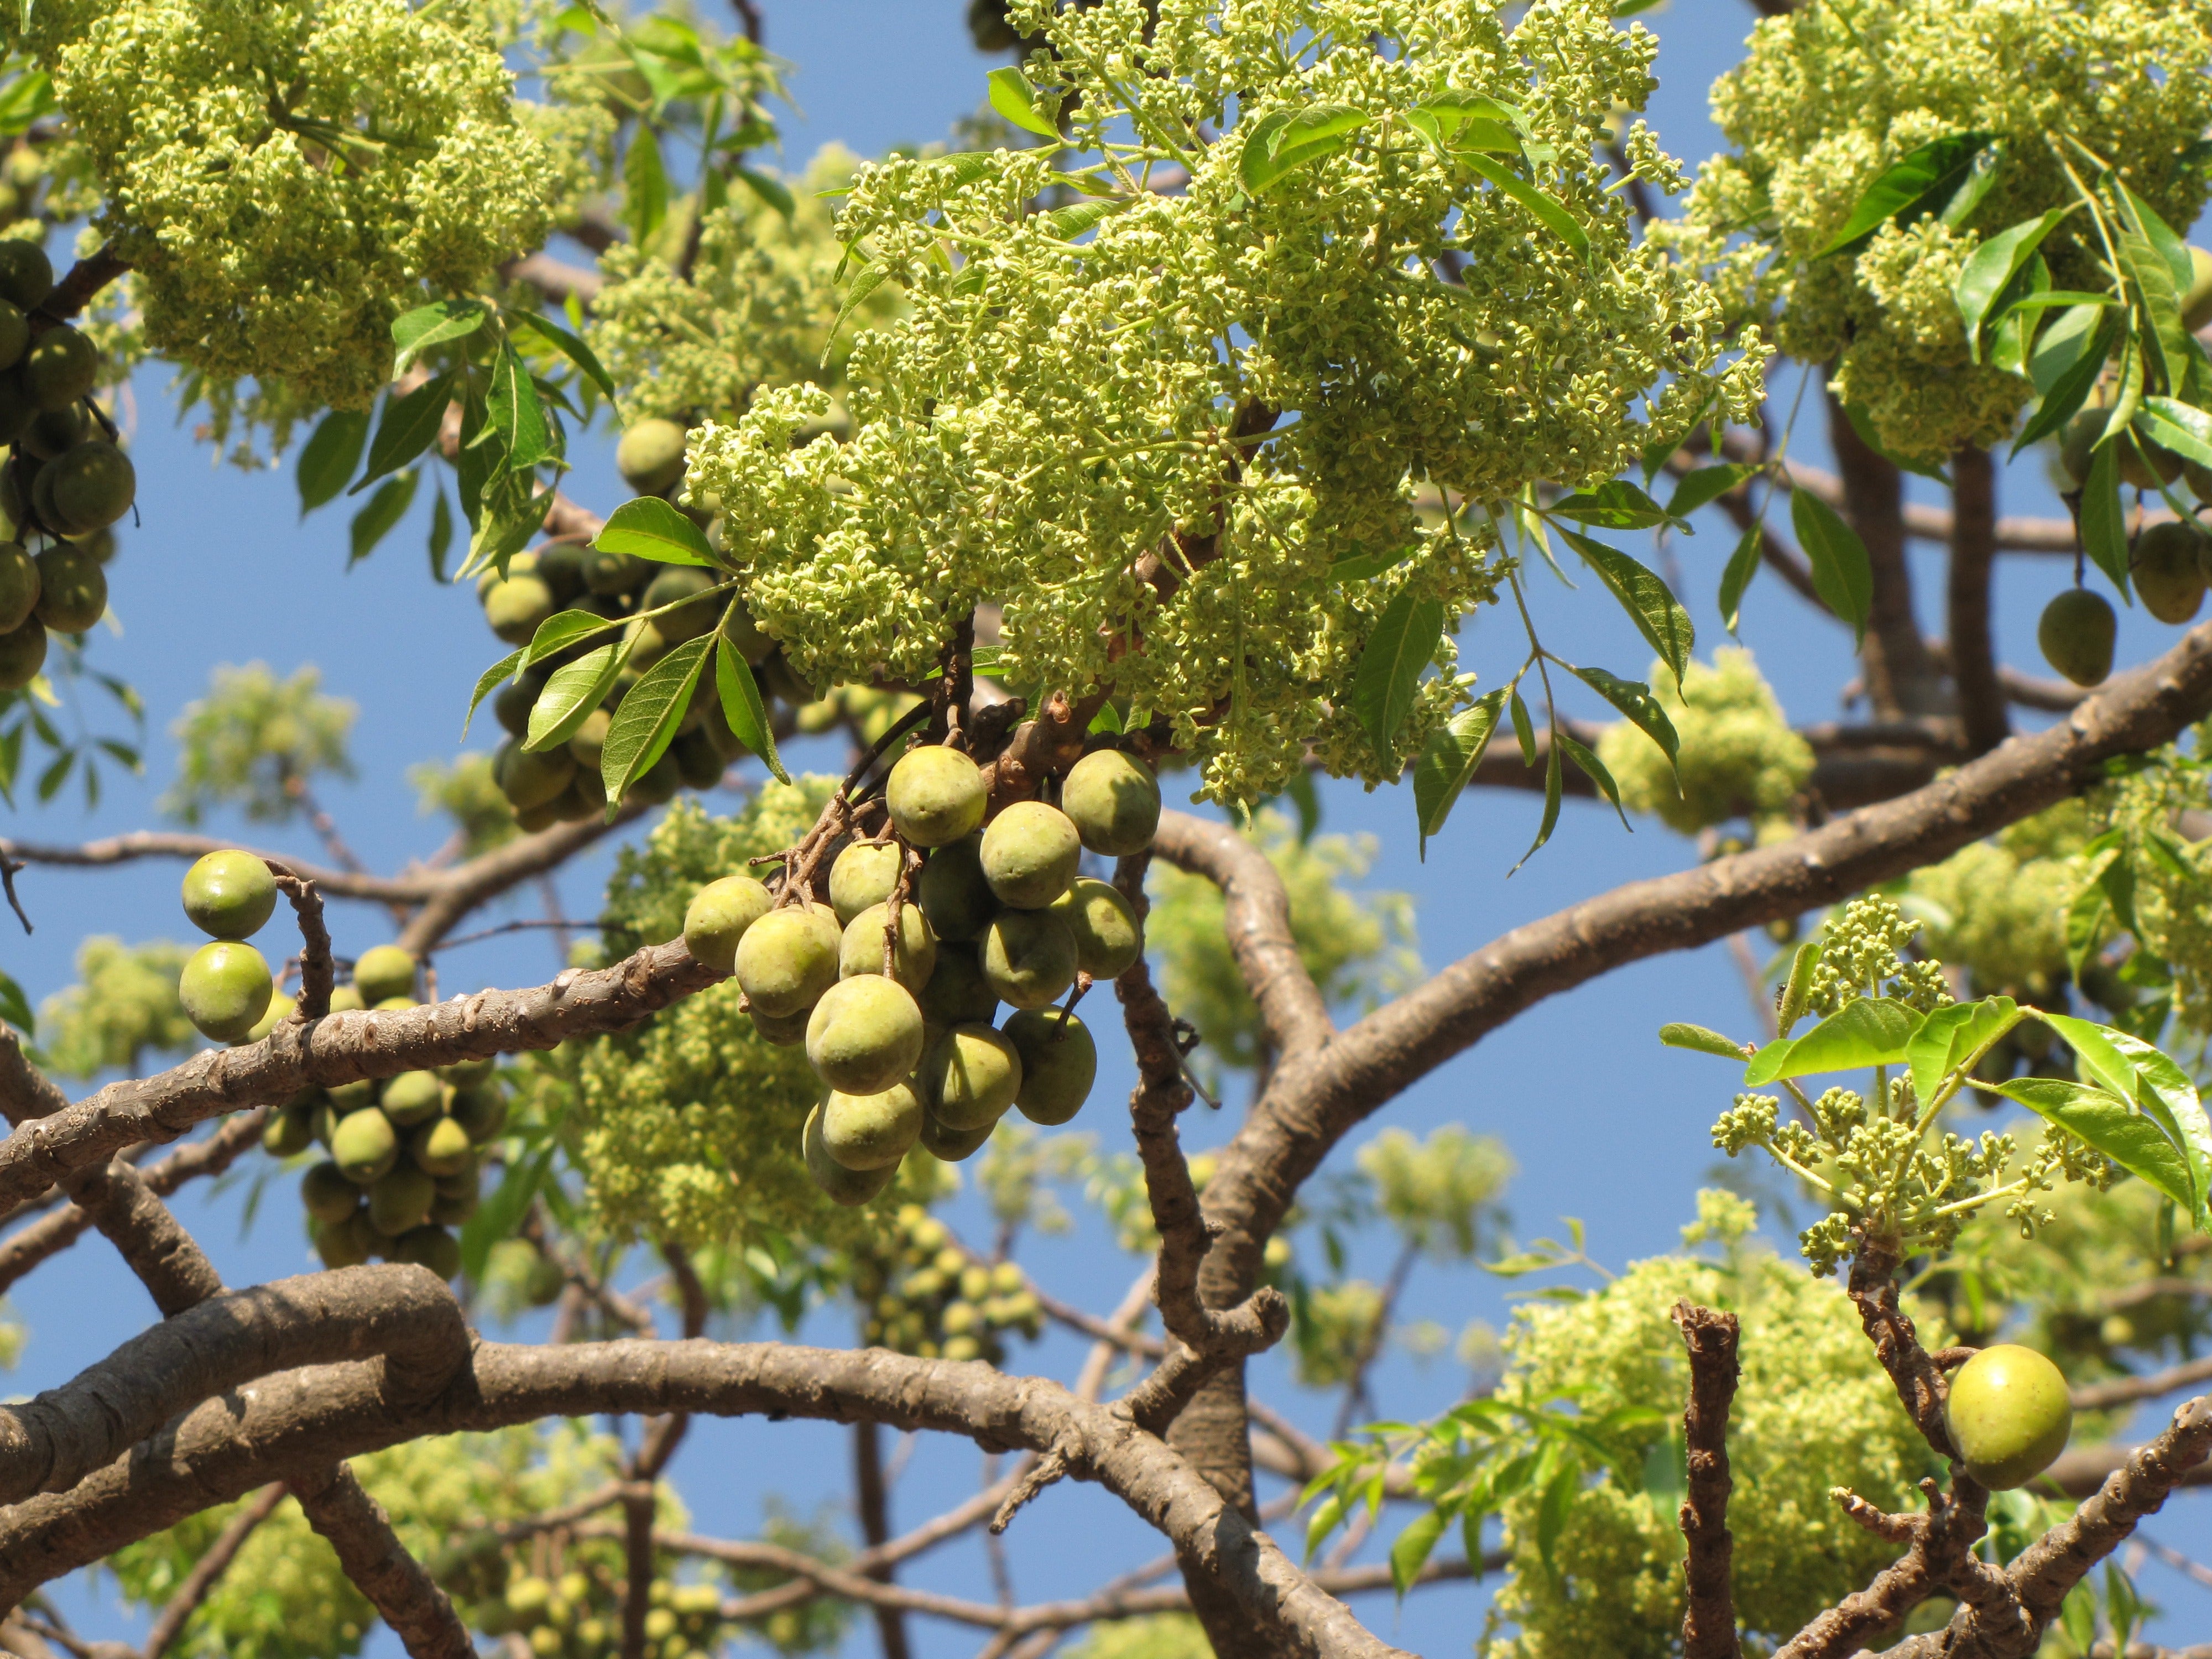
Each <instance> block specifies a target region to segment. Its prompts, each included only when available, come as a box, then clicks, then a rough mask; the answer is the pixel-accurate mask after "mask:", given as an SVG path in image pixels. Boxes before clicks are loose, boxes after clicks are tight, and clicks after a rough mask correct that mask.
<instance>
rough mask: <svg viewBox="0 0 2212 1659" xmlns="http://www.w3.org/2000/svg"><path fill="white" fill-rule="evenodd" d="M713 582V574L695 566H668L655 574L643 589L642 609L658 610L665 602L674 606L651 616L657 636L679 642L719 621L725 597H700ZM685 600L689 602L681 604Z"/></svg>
mask: <svg viewBox="0 0 2212 1659" xmlns="http://www.w3.org/2000/svg"><path fill="white" fill-rule="evenodd" d="M716 585H717V584H716V581H715V578H714V573H713V572H712V571H708V570H702V569H701V568H699V567H698V566H697V565H683V564H676V565H671V566H669V567H668V568H666V569H665V570H663V571H662V572H661V573H660V574H659V575H658V576H655V577H654V578H653V580H652V582H651V584H650V585H648V586H647V588H646V590H645V599H644V606H645V609H647V611H658V610H659V609H660V607H661V606H662V605H675V606H676V607H677V608H676V609H675V610H673V611H669V612H668V613H667V614H666V615H665V616H660V617H654V618H653V627H654V628H656V629H659V632H660V637H661V638H662V639H664V640H666V641H668V642H669V643H670V644H671V645H681V644H683V643H684V641H686V640H696V639H697V638H698V637H699V636H700V635H702V634H704V633H706V632H708V630H709V629H712V628H713V627H714V624H715V623H718V622H720V621H721V619H722V605H723V603H724V601H725V600H726V598H727V596H726V595H722V596H719V597H717V598H714V599H702V598H701V597H699V596H700V595H702V594H704V593H706V592H709V591H710V590H711V589H713V588H714V586H716ZM687 599H688V600H690V604H688V605H687V604H684V601H685V600H687Z"/></svg>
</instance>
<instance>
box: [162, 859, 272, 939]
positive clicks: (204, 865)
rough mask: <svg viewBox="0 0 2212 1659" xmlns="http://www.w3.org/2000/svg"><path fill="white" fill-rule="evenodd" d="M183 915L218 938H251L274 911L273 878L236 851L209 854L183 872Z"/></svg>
mask: <svg viewBox="0 0 2212 1659" xmlns="http://www.w3.org/2000/svg"><path fill="white" fill-rule="evenodd" d="M184 896H185V915H187V916H188V917H190V918H191V924H192V926H193V927H197V928H198V929H199V930H200V932H202V933H211V934H213V935H214V936H215V937H216V938H217V939H251V938H252V937H253V935H254V934H256V933H259V932H260V931H261V928H262V926H263V924H264V923H265V922H266V921H268V920H269V918H270V915H271V914H272V913H274V912H275V910H276V877H275V876H274V875H273V874H271V873H270V869H269V866H268V865H267V864H265V863H264V862H263V861H262V860H259V859H258V858H256V857H254V856H253V854H251V853H241V852H240V851H239V850H238V849H237V848H227V849H225V850H224V851H222V852H220V853H210V854H208V855H207V856H206V857H204V858H203V859H202V860H200V861H199V862H198V863H197V864H195V865H193V866H192V867H191V869H189V870H187V871H185V885H184Z"/></svg>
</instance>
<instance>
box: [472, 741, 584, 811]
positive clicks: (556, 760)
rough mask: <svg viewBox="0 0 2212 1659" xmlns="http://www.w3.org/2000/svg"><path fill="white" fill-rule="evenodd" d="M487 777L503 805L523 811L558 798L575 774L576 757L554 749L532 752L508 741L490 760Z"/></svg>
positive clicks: (547, 804)
mask: <svg viewBox="0 0 2212 1659" xmlns="http://www.w3.org/2000/svg"><path fill="white" fill-rule="evenodd" d="M491 775H492V780H493V781H494V782H495V783H497V784H498V785H499V792H500V793H501V794H502V795H505V796H506V797H507V805H510V806H512V807H513V808H514V809H515V811H518V812H526V811H529V810H530V809H531V808H532V807H533V806H550V805H552V804H553V803H554V802H555V801H556V800H558V799H560V798H561V796H562V793H563V792H564V791H566V790H567V788H568V785H569V783H570V782H571V781H573V780H574V777H575V775H576V757H574V755H572V754H570V753H569V752H568V750H566V749H562V748H557V747H556V748H553V749H541V750H538V751H537V752H536V753H532V751H531V750H527V749H525V748H524V747H523V746H522V745H521V744H519V743H516V742H514V741H513V740H512V739H509V740H508V741H507V742H506V743H503V744H500V746H499V750H498V752H497V753H496V754H495V755H494V756H493V757H492V763H491Z"/></svg>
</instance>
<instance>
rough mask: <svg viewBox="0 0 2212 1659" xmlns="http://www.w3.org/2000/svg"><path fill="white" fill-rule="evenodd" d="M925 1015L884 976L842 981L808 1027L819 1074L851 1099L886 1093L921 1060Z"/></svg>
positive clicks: (809, 1046) (813, 1062)
mask: <svg viewBox="0 0 2212 1659" xmlns="http://www.w3.org/2000/svg"><path fill="white" fill-rule="evenodd" d="M921 1036H922V1034H921V1008H920V1007H918V1006H916V1005H915V1000H914V997H913V995H912V994H910V993H909V992H908V990H907V989H906V987H904V986H902V985H898V984H895V983H894V982H893V981H890V980H888V979H885V978H884V976H883V975H881V974H860V975H855V976H854V977H853V978H851V979H848V980H841V981H839V982H838V983H836V984H835V985H833V986H831V987H829V989H828V990H826V991H824V992H823V994H822V1000H820V1001H819V1002H817V1003H816V1004H815V1005H814V1012H813V1013H812V1014H811V1016H809V1017H808V1019H807V1022H806V1058H807V1060H808V1061H809V1063H811V1065H812V1066H813V1067H814V1074H815V1075H816V1076H817V1077H818V1078H820V1079H822V1080H823V1082H824V1083H826V1084H828V1085H829V1086H830V1087H831V1088H833V1089H842V1090H843V1091H845V1092H846V1093H847V1094H848V1095H876V1094H881V1093H882V1092H883V1091H884V1090H886V1089H888V1088H890V1086H891V1085H893V1084H895V1083H896V1082H897V1081H898V1080H899V1079H901V1078H902V1077H904V1076H905V1075H906V1074H907V1073H908V1072H911V1071H912V1070H914V1068H915V1062H916V1061H918V1060H921Z"/></svg>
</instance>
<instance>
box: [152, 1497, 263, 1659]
mask: <svg viewBox="0 0 2212 1659" xmlns="http://www.w3.org/2000/svg"><path fill="white" fill-rule="evenodd" d="M284 1497H285V1487H284V1483H283V1481H281V1480H272V1481H270V1483H269V1484H268V1485H267V1486H264V1487H263V1488H262V1489H261V1490H260V1491H259V1492H256V1493H255V1494H254V1496H253V1499H252V1502H251V1503H249V1504H246V1507H245V1508H244V1509H242V1510H239V1512H238V1513H237V1514H235V1515H234V1516H231V1517H230V1519H229V1520H228V1521H227V1522H224V1523H223V1528H222V1531H221V1532H220V1533H218V1534H216V1541H215V1542H214V1543H213V1544H211V1545H210V1546H209V1547H208V1552H207V1553H206V1554H205V1555H203V1556H202V1557H200V1559H198V1560H197V1561H195V1562H194V1563H192V1570H191V1571H190V1572H188V1573H186V1574H185V1582H184V1583H181V1584H179V1585H178V1586H177V1589H176V1592H175V1594H174V1595H171V1596H170V1597H169V1599H168V1600H167V1601H165V1602H164V1603H162V1606H161V1612H160V1613H158V1614H157V1615H156V1616H155V1620H154V1626H153V1628H152V1629H151V1630H149V1631H148V1632H146V1645H145V1647H144V1648H143V1649H142V1650H141V1655H142V1659H161V1656H162V1655H163V1654H165V1653H167V1651H168V1650H169V1645H170V1644H171V1643H173V1642H174V1641H175V1640H176V1639H177V1638H178V1637H179V1636H180V1635H181V1634H183V1632H184V1628H185V1620H188V1619H190V1618H191V1616H192V1614H193V1613H195V1612H196V1611H197V1610H198V1607H199V1606H200V1604H201V1603H202V1602H203V1601H206V1600H207V1598H208V1595H209V1592H210V1591H211V1590H213V1589H215V1587H216V1584H217V1583H220V1582H221V1581H222V1576H223V1574H224V1573H226V1572H228V1571H229V1570H230V1564H231V1563H232V1562H233V1561H234V1560H236V1559H238V1553H239V1551H240V1550H241V1549H243V1548H245V1547H246V1540H247V1539H248V1538H251V1537H252V1535H253V1529H254V1528H256V1527H258V1526H259V1525H260V1524H261V1523H262V1522H264V1521H266V1520H267V1519H268V1518H269V1517H270V1516H272V1515H274V1514H275V1513H276V1506H277V1504H281V1503H283V1501H284Z"/></svg>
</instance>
